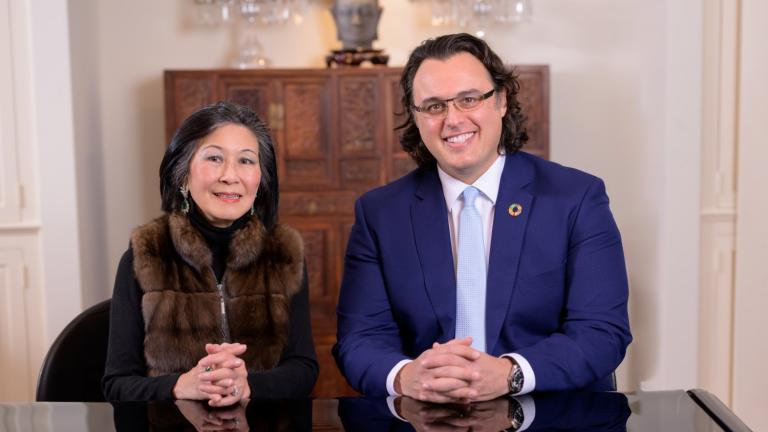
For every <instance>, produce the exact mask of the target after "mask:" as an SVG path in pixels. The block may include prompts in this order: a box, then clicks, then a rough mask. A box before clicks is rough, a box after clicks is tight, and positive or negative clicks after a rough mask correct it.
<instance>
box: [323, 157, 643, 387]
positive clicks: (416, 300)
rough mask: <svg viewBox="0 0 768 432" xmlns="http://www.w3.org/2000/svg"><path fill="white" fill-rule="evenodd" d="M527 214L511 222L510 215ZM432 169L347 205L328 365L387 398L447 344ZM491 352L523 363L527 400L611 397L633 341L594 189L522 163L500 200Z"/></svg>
mask: <svg viewBox="0 0 768 432" xmlns="http://www.w3.org/2000/svg"><path fill="white" fill-rule="evenodd" d="M512 204H519V205H521V206H522V213H521V214H520V215H519V216H516V217H514V216H512V215H510V213H509V212H508V207H509V206H510V205H512ZM449 236H450V231H449V227H448V210H447V208H446V204H445V198H444V195H443V191H442V185H441V183H440V179H439V177H438V174H437V169H436V168H435V167H432V168H419V169H417V170H415V171H413V172H412V173H410V174H408V175H406V176H405V177H403V178H401V179H399V180H397V181H395V182H393V183H390V184H388V185H386V186H383V187H381V188H378V189H375V190H372V191H370V192H368V193H366V194H364V195H363V196H362V197H361V198H360V199H358V200H357V202H356V206H355V224H354V226H353V227H352V231H351V233H350V238H349V243H348V245H347V253H346V259H345V266H344V277H343V281H342V285H341V292H340V295H339V304H338V308H337V314H338V331H337V343H336V345H335V346H334V348H333V354H334V356H335V358H336V362H337V364H338V365H339V368H340V370H341V372H342V374H343V375H344V376H345V377H346V378H347V380H348V381H349V383H350V385H351V386H352V387H354V388H355V389H356V390H358V391H360V392H362V393H363V394H365V395H385V394H386V393H387V392H386V377H387V374H388V373H389V372H390V370H391V369H392V367H394V366H395V364H396V363H398V362H399V361H401V360H403V359H406V358H416V357H417V356H418V355H419V354H421V353H422V352H423V351H425V350H427V349H429V348H430V346H431V345H432V343H433V342H435V341H438V342H446V341H448V340H450V339H453V338H454V330H455V318H456V278H455V272H454V268H455V267H454V264H453V256H452V253H451V240H450V237H449ZM490 247H491V248H490V259H489V266H488V278H487V294H486V345H487V350H488V353H489V354H491V355H494V356H498V355H501V354H504V353H512V352H516V353H519V354H521V355H522V356H524V357H525V358H526V359H527V360H528V362H529V363H530V365H531V367H532V368H533V371H534V373H535V376H536V390H538V391H548V390H566V389H579V388H589V389H593V390H605V389H610V388H612V386H613V385H612V373H613V371H614V370H615V369H616V367H617V366H618V365H619V363H620V362H621V360H622V359H623V358H624V353H625V351H626V347H627V345H628V344H629V342H630V341H631V336H630V332H629V322H628V318H627V295H628V288H627V275H626V268H625V264H624V254H623V251H622V246H621V237H620V235H619V231H618V229H617V227H616V223H615V222H614V220H613V216H612V215H611V212H610V209H609V208H608V197H607V195H606V193H605V186H604V184H603V182H602V181H601V180H600V179H599V178H597V177H594V176H592V175H589V174H586V173H583V172H581V171H578V170H575V169H572V168H566V167H563V166H561V165H558V164H556V163H553V162H549V161H545V160H543V159H541V158H538V157H536V156H532V155H530V154H527V153H522V152H518V153H515V154H513V155H508V156H507V157H506V162H505V165H504V170H503V173H502V176H501V184H500V186H499V195H498V197H497V199H496V209H495V214H494V219H493V233H492V238H491V245H490Z"/></svg>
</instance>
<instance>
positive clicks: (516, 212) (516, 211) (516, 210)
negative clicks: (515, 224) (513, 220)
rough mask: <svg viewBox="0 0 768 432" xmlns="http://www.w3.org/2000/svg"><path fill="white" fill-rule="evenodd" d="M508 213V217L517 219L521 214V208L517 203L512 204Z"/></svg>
mask: <svg viewBox="0 0 768 432" xmlns="http://www.w3.org/2000/svg"><path fill="white" fill-rule="evenodd" d="M508 211H509V215H510V216H512V217H518V216H520V214H521V213H522V212H523V206H522V205H520V204H518V203H514V204H512V205H511V206H509V209H508Z"/></svg>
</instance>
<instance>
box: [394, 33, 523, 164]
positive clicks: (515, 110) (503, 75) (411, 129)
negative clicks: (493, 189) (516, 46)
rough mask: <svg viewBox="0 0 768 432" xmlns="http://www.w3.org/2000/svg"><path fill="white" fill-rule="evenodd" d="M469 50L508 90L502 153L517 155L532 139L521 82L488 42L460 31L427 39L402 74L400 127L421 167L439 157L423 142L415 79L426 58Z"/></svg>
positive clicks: (497, 85)
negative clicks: (415, 104)
mask: <svg viewBox="0 0 768 432" xmlns="http://www.w3.org/2000/svg"><path fill="white" fill-rule="evenodd" d="M463 52H465V53H469V54H471V55H472V56H474V57H475V58H476V59H478V60H480V62H481V63H482V64H483V66H485V69H486V70H487V71H488V75H489V76H490V78H491V81H493V87H494V88H495V89H496V90H497V93H496V97H497V98H498V97H499V96H498V95H499V94H500V93H498V91H499V90H501V89H504V90H506V95H507V112H506V114H505V115H504V118H502V124H501V139H500V140H499V153H501V149H502V148H503V149H504V151H505V152H506V153H507V154H510V155H511V154H513V153H515V152H516V151H517V150H519V149H520V148H521V147H522V146H523V144H524V143H525V142H526V141H527V140H528V134H527V133H526V131H525V126H524V122H525V116H523V112H522V109H521V108H520V102H518V100H517V94H518V92H519V91H520V83H518V82H517V77H516V76H515V74H514V73H513V71H510V70H508V69H507V68H506V67H505V66H504V63H503V62H502V61H501V59H500V58H499V56H498V55H496V53H494V52H493V51H492V50H491V48H490V47H489V46H488V44H486V43H485V41H483V40H482V39H478V38H476V37H474V36H472V35H469V34H467V33H457V34H450V35H444V36H440V37H437V38H434V39H427V40H425V41H424V42H422V43H421V45H419V46H418V47H416V49H415V50H413V52H412V53H411V56H410V57H409V58H408V63H406V65H405V68H404V69H403V75H402V76H401V77H400V88H401V89H402V91H403V99H402V103H403V108H404V109H405V113H404V114H405V122H403V124H401V125H400V126H398V127H397V129H400V130H402V133H401V135H400V144H401V145H402V146H403V150H405V151H406V152H407V153H408V154H409V155H411V157H412V158H413V160H415V161H416V163H417V164H418V165H419V166H426V165H431V164H434V163H435V157H434V156H432V154H431V153H430V152H429V150H428V149H427V147H426V146H425V145H424V143H423V142H422V141H421V135H420V134H419V129H418V128H417V127H416V122H415V120H414V114H413V108H412V107H413V78H414V77H415V76H416V72H417V71H418V70H419V66H421V63H422V62H423V61H424V60H427V59H431V58H434V59H438V60H445V59H448V58H450V57H452V56H454V55H456V54H459V53H463Z"/></svg>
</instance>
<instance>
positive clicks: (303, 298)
mask: <svg viewBox="0 0 768 432" xmlns="http://www.w3.org/2000/svg"><path fill="white" fill-rule="evenodd" d="M317 374H318V366H317V355H316V354H315V344H314V342H313V341H312V327H311V326H310V316H309V288H308V284H307V271H306V266H305V268H304V277H303V280H302V282H301V290H300V291H299V292H298V293H297V294H296V295H295V296H294V297H293V302H292V303H291V323H290V333H289V335H288V343H287V345H286V347H285V351H284V352H283V355H282V357H281V358H280V362H279V363H278V364H277V366H276V367H274V368H273V369H270V370H266V371H262V372H249V373H248V386H249V387H250V388H251V398H254V399H258V398H267V399H275V398H278V399H286V398H300V397H306V396H309V394H310V392H311V391H312V388H313V387H314V385H315V381H316V380H317Z"/></svg>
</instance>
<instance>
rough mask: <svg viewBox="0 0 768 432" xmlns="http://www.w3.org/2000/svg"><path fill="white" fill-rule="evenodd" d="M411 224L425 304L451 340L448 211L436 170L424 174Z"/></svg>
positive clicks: (453, 290) (453, 284)
mask: <svg viewBox="0 0 768 432" xmlns="http://www.w3.org/2000/svg"><path fill="white" fill-rule="evenodd" d="M411 221H412V224H413V230H414V239H415V241H416V252H417V253H418V256H419V261H420V264H421V270H422V275H423V276H424V285H425V287H426V290H427V295H428V296H429V301H430V302H431V303H432V308H433V309H434V311H435V315H436V316H437V319H438V321H439V322H440V326H441V327H442V329H443V335H446V337H447V338H452V337H453V334H454V329H455V317H456V277H455V275H454V265H453V254H452V253H451V239H450V237H449V236H450V231H449V228H448V209H447V207H446V205H445V198H444V196H443V188H442V186H441V184H440V178H439V177H438V175H437V170H436V169H431V170H425V171H424V173H423V176H422V177H421V182H420V184H419V185H418V187H417V189H416V194H415V199H414V202H413V206H412V207H411ZM448 335H450V336H448Z"/></svg>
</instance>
